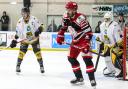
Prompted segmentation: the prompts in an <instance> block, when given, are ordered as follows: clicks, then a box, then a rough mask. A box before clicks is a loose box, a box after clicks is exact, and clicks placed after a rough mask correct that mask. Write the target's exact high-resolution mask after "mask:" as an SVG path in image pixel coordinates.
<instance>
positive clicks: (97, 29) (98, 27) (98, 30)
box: [95, 21, 101, 33]
mask: <svg viewBox="0 0 128 89" xmlns="http://www.w3.org/2000/svg"><path fill="white" fill-rule="evenodd" d="M100 24H101V21H99V22H98V25H97V26H96V28H95V33H100Z"/></svg>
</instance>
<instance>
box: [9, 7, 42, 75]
mask: <svg viewBox="0 0 128 89" xmlns="http://www.w3.org/2000/svg"><path fill="white" fill-rule="evenodd" d="M21 15H22V18H20V19H19V20H18V22H17V26H16V35H15V39H14V40H12V42H11V44H10V47H11V48H14V47H16V45H17V42H18V40H19V39H20V40H22V41H21V44H20V51H19V55H18V60H17V65H16V72H18V73H19V72H21V69H20V65H21V63H22V61H23V57H24V56H25V54H26V52H27V50H28V46H29V44H30V45H32V48H33V52H34V54H35V55H36V57H37V60H38V62H39V65H40V72H41V73H44V66H43V60H42V56H41V50H40V44H39V34H41V32H42V31H43V26H42V25H41V24H40V23H39V21H38V19H37V18H36V17H34V16H31V15H30V10H29V8H26V7H24V8H22V10H21Z"/></svg>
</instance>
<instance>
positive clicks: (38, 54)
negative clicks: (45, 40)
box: [17, 40, 43, 67]
mask: <svg viewBox="0 0 128 89" xmlns="http://www.w3.org/2000/svg"><path fill="white" fill-rule="evenodd" d="M28 46H29V45H28V44H24V43H21V46H20V52H19V55H18V61H17V66H20V65H21V62H22V61H23V58H24V56H25V54H26V52H27V50H28ZM32 48H33V52H34V54H35V55H36V58H37V60H38V62H39V64H40V67H43V61H42V56H41V51H40V45H39V40H37V41H36V42H35V43H34V44H32Z"/></svg>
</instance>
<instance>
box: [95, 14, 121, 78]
mask: <svg viewBox="0 0 128 89" xmlns="http://www.w3.org/2000/svg"><path fill="white" fill-rule="evenodd" d="M100 29H101V33H100V36H99V38H100V40H99V39H97V40H98V41H100V42H102V43H103V44H104V46H103V51H102V52H103V54H104V56H105V64H106V68H105V69H104V70H103V73H104V75H105V76H110V77H112V76H114V77H115V76H117V77H118V76H119V75H120V74H121V73H122V68H121V67H120V68H119V66H121V65H119V63H118V62H120V63H121V61H120V60H117V58H118V59H119V53H120V55H122V54H121V52H122V47H121V45H122V34H121V28H120V26H119V24H118V23H117V22H115V21H113V20H112V13H111V12H107V13H105V15H104V22H103V23H102V24H101V25H100ZM115 50H116V51H115ZM115 52H116V54H115ZM117 52H118V53H117ZM117 54H118V55H117ZM114 56H115V58H114ZM111 59H113V60H111ZM115 59H116V60H115Z"/></svg>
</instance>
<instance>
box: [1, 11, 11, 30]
mask: <svg viewBox="0 0 128 89" xmlns="http://www.w3.org/2000/svg"><path fill="white" fill-rule="evenodd" d="M1 25H2V26H1V30H2V31H8V28H9V16H8V15H7V14H6V11H3V16H2V17H1Z"/></svg>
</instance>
